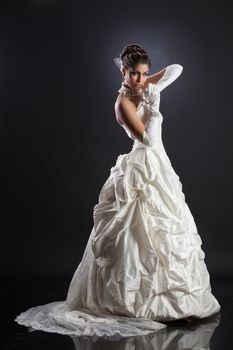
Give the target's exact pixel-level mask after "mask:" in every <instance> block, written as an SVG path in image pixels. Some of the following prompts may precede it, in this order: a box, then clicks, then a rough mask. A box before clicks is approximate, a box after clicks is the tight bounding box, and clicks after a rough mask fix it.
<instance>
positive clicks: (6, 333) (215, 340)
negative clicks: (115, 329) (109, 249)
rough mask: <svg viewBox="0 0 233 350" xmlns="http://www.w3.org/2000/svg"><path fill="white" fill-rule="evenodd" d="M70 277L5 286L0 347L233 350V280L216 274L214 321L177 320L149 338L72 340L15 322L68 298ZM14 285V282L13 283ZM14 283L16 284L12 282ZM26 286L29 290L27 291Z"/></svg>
mask: <svg viewBox="0 0 233 350" xmlns="http://www.w3.org/2000/svg"><path fill="white" fill-rule="evenodd" d="M69 280H70V278H69V277H68V278H63V279H61V278H55V277H53V278H48V279H44V278H43V279H41V278H40V279H39V278H37V279H35V278H31V277H30V278H28V277H27V278H26V279H20V280H19V279H12V278H9V276H8V278H5V279H4V280H3V281H2V282H3V283H2V284H1V301H2V302H1V319H0V322H1V332H2V335H1V342H0V344H1V345H0V349H1V350H2V349H30V350H33V349H37V350H39V349H41V350H42V349H43V350H47V349H51V348H54V349H55V348H56V350H59V349H63V350H69V349H73V350H81V349H88V350H92V349H100V348H101V349H103V350H104V349H109V348H110V347H111V349H112V350H113V349H114V350H115V349H117V350H123V349H127V350H131V349H132V350H138V349H148V350H149V349H150V350H151V349H156V350H184V349H185V350H187V349H190V350H191V349H195V350H197V349H205V350H207V349H211V350H216V349H218V350H220V349H221V350H222V349H223V348H226V346H227V347H228V349H230V348H233V341H232V337H231V336H232V334H231V325H232V321H233V316H232V311H233V278H232V277H231V276H226V277H222V276H221V277H220V276H213V275H212V276H211V286H212V291H213V294H214V295H215V296H216V298H217V299H218V301H219V303H220V305H221V306H222V310H221V312H220V313H219V314H216V315H214V316H213V317H210V318H208V319H203V320H195V321H192V322H191V323H187V322H183V321H179V322H171V323H170V324H168V327H167V328H165V329H162V330H160V331H159V332H155V333H150V334H149V335H147V336H140V337H129V338H127V339H126V338H121V339H119V338H117V337H115V338H104V337H102V338H97V337H69V336H64V335H59V334H52V333H46V332H42V331H32V330H30V329H28V328H27V327H24V326H20V325H18V324H17V323H16V322H14V318H15V316H16V315H17V314H19V313H20V312H22V311H24V310H25V309H27V308H29V307H32V306H37V305H41V304H45V303H48V302H50V301H56V300H64V299H65V293H66V290H67V287H68V283H69ZM10 281H11V282H10ZM12 281H14V282H12ZM25 286H26V287H25Z"/></svg>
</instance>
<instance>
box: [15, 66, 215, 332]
mask: <svg viewBox="0 0 233 350" xmlns="http://www.w3.org/2000/svg"><path fill="white" fill-rule="evenodd" d="M182 69H183V67H182V66H181V65H179V64H172V65H170V66H167V67H166V70H165V73H164V76H163V77H162V78H161V79H160V80H159V81H158V82H157V83H156V84H152V83H149V84H148V87H147V88H146V91H145V93H143V94H142V98H141V102H140V104H139V106H138V108H137V115H138V117H139V118H141V120H142V121H143V123H144V124H145V125H147V123H148V121H149V118H150V110H149V109H148V98H147V97H148V95H147V94H148V93H152V94H154V102H155V104H156V103H157V106H158V110H159V104H160V92H161V91H162V90H163V89H164V88H165V87H167V86H168V85H170V84H171V83H172V82H173V81H174V80H175V79H177V77H178V76H179V75H180V74H181V72H182ZM119 92H123V93H125V94H127V92H128V90H127V88H126V87H125V86H124V85H123V83H122V87H121V88H120V89H119ZM162 122H163V116H162V114H161V113H159V115H158V119H157V129H156V135H155V137H156V142H155V144H154V145H153V146H147V145H145V144H144V143H142V142H140V141H139V140H137V139H135V137H134V136H133V135H132V134H131V133H130V131H129V130H128V129H127V127H126V126H125V125H123V124H122V127H123V129H124V130H125V131H126V133H127V135H128V136H129V137H130V138H131V139H133V140H134V142H133V146H132V150H131V151H130V152H129V153H125V154H120V155H119V156H118V158H117V160H116V162H115V164H114V165H113V167H112V168H111V169H110V175H109V177H108V178H107V179H106V181H105V183H104V184H103V186H102V188H101V190H100V193H99V198H98V203H97V204H96V205H95V206H94V208H93V222H94V225H93V228H92V231H91V233H90V236H89V239H88V242H87V245H86V248H85V251H84V253H83V257H82V260H81V262H80V263H79V265H78V267H77V269H76V271H75V273H74V275H73V278H72V280H71V283H70V286H69V289H68V293H67V298H66V300H65V301H55V302H52V303H49V304H46V305H40V306H37V307H33V308H30V309H29V310H27V311H25V312H22V313H21V314H20V315H18V316H17V317H16V319H15V321H16V322H17V323H19V324H21V325H25V326H28V327H30V328H31V329H37V330H43V331H47V332H56V333H60V334H67V335H71V336H72V335H74V336H75V335H96V336H103V335H106V336H113V335H116V334H118V335H120V336H122V337H128V336H134V335H146V334H148V333H150V332H157V331H160V330H161V329H164V328H165V327H167V324H166V322H167V321H172V320H178V319H182V318H186V317H189V316H192V317H194V318H199V319H201V318H205V317H208V316H210V315H213V314H215V313H217V312H219V311H220V309H221V306H220V305H219V303H218V301H217V299H216V298H215V297H214V295H213V294H212V293H211V285H210V276H209V273H208V270H207V267H206V264H205V261H204V258H205V253H204V251H203V250H202V247H201V245H202V240H201V237H200V235H199V233H198V231H197V227H196V224H195V221H194V218H193V216H192V214H191V211H190V209H189V207H188V204H187V203H186V201H185V195H184V193H183V191H182V183H181V182H180V179H179V176H178V175H177V174H176V172H175V170H174V169H173V167H172V164H171V162H170V160H169V157H168V155H167V153H166V151H165V148H164V146H163V142H162ZM163 322H165V323H163Z"/></svg>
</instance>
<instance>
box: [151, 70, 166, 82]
mask: <svg viewBox="0 0 233 350" xmlns="http://www.w3.org/2000/svg"><path fill="white" fill-rule="evenodd" d="M165 70H166V68H163V69H161V70H160V71H158V72H156V73H154V74H151V75H149V76H148V77H147V81H146V82H147V84H148V83H152V84H156V83H157V82H158V81H159V80H160V79H161V78H162V77H163V75H164V73H165Z"/></svg>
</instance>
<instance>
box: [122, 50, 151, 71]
mask: <svg viewBox="0 0 233 350" xmlns="http://www.w3.org/2000/svg"><path fill="white" fill-rule="evenodd" d="M120 58H121V60H122V65H123V66H124V67H125V68H126V69H128V68H134V66H135V65H136V64H138V63H142V64H148V66H149V68H150V67H151V59H150V58H149V56H148V54H147V52H146V51H145V50H144V48H143V47H142V46H140V45H137V44H131V45H127V46H126V47H124V49H123V50H122V52H121V54H120Z"/></svg>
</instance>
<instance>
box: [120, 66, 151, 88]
mask: <svg viewBox="0 0 233 350" xmlns="http://www.w3.org/2000/svg"><path fill="white" fill-rule="evenodd" d="M123 72H124V73H125V74H124V82H125V83H126V84H128V85H129V86H130V87H131V88H132V89H134V90H139V89H140V88H143V85H144V83H145V82H146V80H147V77H148V74H149V66H148V64H142V63H139V64H137V65H135V66H134V68H128V69H124V70H123Z"/></svg>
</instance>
